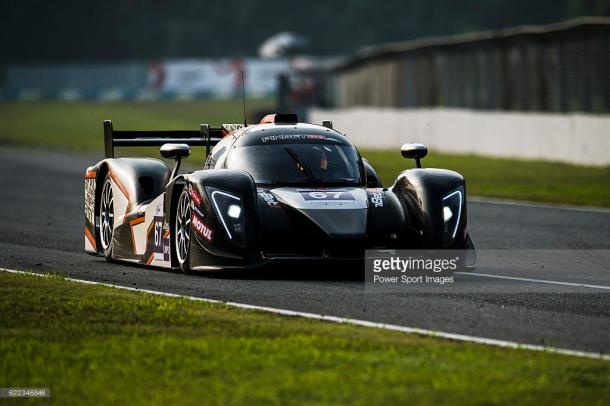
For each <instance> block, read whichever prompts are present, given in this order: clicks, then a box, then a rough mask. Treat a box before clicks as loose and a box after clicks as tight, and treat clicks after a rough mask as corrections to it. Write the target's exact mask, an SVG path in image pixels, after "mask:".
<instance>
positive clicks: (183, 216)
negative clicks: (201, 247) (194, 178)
mask: <svg viewBox="0 0 610 406" xmlns="http://www.w3.org/2000/svg"><path fill="white" fill-rule="evenodd" d="M174 249H175V250H176V257H177V258H178V264H179V265H180V269H181V270H182V272H184V273H190V271H191V267H190V253H191V198H190V196H189V194H188V191H187V189H186V188H185V189H184V190H183V191H182V193H181V194H180V198H179V199H178V205H177V206H176V223H175V225H174Z"/></svg>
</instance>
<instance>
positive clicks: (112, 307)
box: [0, 272, 610, 405]
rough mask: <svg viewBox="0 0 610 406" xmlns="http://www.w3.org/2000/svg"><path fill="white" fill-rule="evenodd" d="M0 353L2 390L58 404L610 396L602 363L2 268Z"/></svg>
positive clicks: (587, 400) (557, 400)
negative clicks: (45, 393) (47, 394)
mask: <svg viewBox="0 0 610 406" xmlns="http://www.w3.org/2000/svg"><path fill="white" fill-rule="evenodd" d="M0 354H1V356H2V362H1V363H0V386H2V387H49V388H50V389H51V396H52V397H51V398H50V399H45V400H43V401H44V402H45V403H48V401H49V400H50V401H51V402H52V403H56V404H91V403H95V404H175V403H180V404H248V405H250V404H262V403H264V404H282V405H284V404H301V403H307V404H366V405H369V404H384V405H386V404H447V403H451V404H469V405H472V404H514V403H515V402H518V403H520V404H527V403H531V404H553V405H558V404H559V405H560V404H573V403H579V404H608V402H609V401H610V363H608V362H605V361H600V360H591V359H581V358H575V357H568V356H559V355H553V354H546V353H540V352H531V351H521V350H508V349H502V348H496V347H487V346H482V345H475V344H468V343H459V342H452V341H447V340H442V339H434V338H428V337H419V336H415V335H410V334H402V333H396V332H390V331H383V330H377V329H371V328H362V327H356V326H349V325H340V324H333V323H326V322H320V321H312V320H306V319H299V318H287V317H282V316H276V315H270V314H265V313H261V312H255V311H246V310H238V309H234V308H229V307H227V306H224V305H217V304H207V303H201V302H192V301H188V300H184V299H176V298H166V297H159V296H154V295H149V294H144V293H135V292H128V291H123V290H119V289H112V288H106V287H101V286H92V285H82V284H77V283H73V282H68V281H65V280H62V279H61V278H57V277H34V276H24V275H14V274H8V273H4V272H0ZM492 366H493V367H492Z"/></svg>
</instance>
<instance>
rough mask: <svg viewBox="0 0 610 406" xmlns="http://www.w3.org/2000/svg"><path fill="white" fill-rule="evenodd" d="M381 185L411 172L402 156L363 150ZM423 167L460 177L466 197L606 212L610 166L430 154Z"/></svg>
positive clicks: (392, 152)
mask: <svg viewBox="0 0 610 406" xmlns="http://www.w3.org/2000/svg"><path fill="white" fill-rule="evenodd" d="M362 155H363V156H364V157H365V158H368V159H369V160H370V161H371V163H372V164H373V166H374V167H375V169H376V170H377V171H378V173H379V176H380V177H381V178H382V182H383V183H384V185H386V186H388V185H391V184H392V183H393V182H394V179H395V178H396V175H397V174H398V173H399V172H400V171H401V170H404V169H407V168H412V167H414V163H413V162H412V161H411V162H410V161H406V160H405V159H404V158H403V157H402V156H401V155H400V151H398V150H397V151H362ZM422 166H424V167H429V168H445V169H451V170H454V171H457V172H459V173H461V174H462V175H464V178H465V179H466V187H467V189H468V194H469V195H476V196H488V197H496V198H505V199H518V200H530V201H538V202H549V203H563V204H575V205H586V206H599V207H610V166H606V167H601V168H600V167H586V166H576V165H568V164H562V163H557V162H539V161H538V162H536V161H523V160H518V159H500V158H494V159H492V158H484V157H480V156H466V155H447V154H437V153H435V152H434V151H430V152H429V156H427V157H426V158H424V159H423V160H422Z"/></svg>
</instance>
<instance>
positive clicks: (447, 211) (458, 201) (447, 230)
mask: <svg viewBox="0 0 610 406" xmlns="http://www.w3.org/2000/svg"><path fill="white" fill-rule="evenodd" d="M463 201H464V189H463V188H459V189H457V190H454V191H453V192H451V193H449V194H448V195H446V196H445V197H443V240H444V241H445V243H446V244H449V243H451V242H452V241H453V240H454V239H455V236H456V235H457V231H458V228H459V226H460V220H461V217H462V203H463Z"/></svg>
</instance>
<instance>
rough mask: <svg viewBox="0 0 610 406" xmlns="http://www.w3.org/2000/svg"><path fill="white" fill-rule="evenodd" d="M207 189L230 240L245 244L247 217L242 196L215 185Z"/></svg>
mask: <svg viewBox="0 0 610 406" xmlns="http://www.w3.org/2000/svg"><path fill="white" fill-rule="evenodd" d="M206 191H207V192H208V194H209V196H210V198H211V200H212V203H213V205H214V209H215V210H216V214H217V215H218V219H219V220H220V222H221V223H222V226H223V228H224V230H225V232H226V234H227V237H228V238H229V240H231V241H233V242H235V243H236V244H239V245H241V246H243V245H244V241H245V219H244V207H243V204H242V203H243V202H242V200H241V198H240V197H239V196H235V195H234V194H231V193H228V192H225V191H223V190H220V189H216V188H213V187H206Z"/></svg>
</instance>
